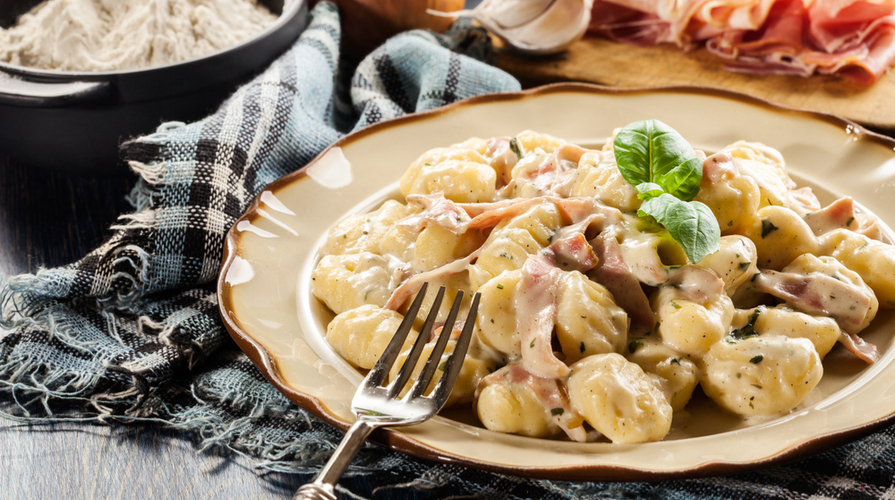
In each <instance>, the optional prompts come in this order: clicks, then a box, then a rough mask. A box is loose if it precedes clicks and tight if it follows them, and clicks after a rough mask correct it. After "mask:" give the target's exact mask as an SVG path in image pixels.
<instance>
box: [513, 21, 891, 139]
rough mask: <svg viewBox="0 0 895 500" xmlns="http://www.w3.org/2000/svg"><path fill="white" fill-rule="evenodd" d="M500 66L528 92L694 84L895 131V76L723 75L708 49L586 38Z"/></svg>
mask: <svg viewBox="0 0 895 500" xmlns="http://www.w3.org/2000/svg"><path fill="white" fill-rule="evenodd" d="M497 65H498V66H499V67H500V68H502V69H504V70H505V71H507V72H509V73H511V74H512V75H513V76H515V77H516V78H518V79H519V80H520V81H521V82H522V85H523V86H525V87H532V86H537V85H542V84H546V83H553V82H558V81H582V82H591V83H598V84H602V85H608V86H612V87H647V88H649V87H659V86H668V85H695V86H704V87H711V88H720V89H727V90H733V91H736V92H742V93H746V94H751V95H754V96H757V97H761V98H764V99H768V100H770V101H774V102H777V103H781V104H785V105H788V106H792V107H796V108H802V109H810V110H815V111H822V112H826V113H831V114H835V115H839V116H842V117H845V118H848V119H851V120H854V121H856V122H858V123H861V124H863V125H867V126H869V127H870V128H873V129H876V130H881V131H895V75H891V74H890V75H884V76H883V78H881V79H880V80H879V81H878V82H877V83H876V84H874V85H872V86H871V87H862V86H859V85H856V84H853V83H850V82H848V81H846V80H843V79H841V78H839V77H836V76H812V77H810V78H803V77H798V76H778V75H751V74H742V73H732V72H729V71H725V70H724V68H723V66H724V60H723V59H720V58H718V57H717V56H714V55H713V54H711V53H709V52H708V51H706V50H705V49H699V50H694V51H691V52H686V53H685V52H682V51H681V50H680V49H678V48H677V47H676V46H674V45H670V44H665V45H660V46H655V47H634V46H631V45H624V44H619V43H616V42H613V41H610V40H606V39H603V38H597V37H585V38H584V39H582V40H580V41H578V42H576V43H574V44H573V45H572V46H571V47H570V48H569V50H568V52H567V53H565V54H561V55H558V56H555V57H551V58H540V59H534V58H527V57H522V56H519V55H515V54H513V53H510V52H506V51H502V52H499V53H498V54H497Z"/></svg>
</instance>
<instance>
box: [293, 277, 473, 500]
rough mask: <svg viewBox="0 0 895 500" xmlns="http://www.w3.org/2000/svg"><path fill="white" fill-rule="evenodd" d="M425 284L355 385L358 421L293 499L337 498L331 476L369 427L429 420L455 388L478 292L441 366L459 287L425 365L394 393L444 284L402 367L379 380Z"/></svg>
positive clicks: (422, 340)
mask: <svg viewBox="0 0 895 500" xmlns="http://www.w3.org/2000/svg"><path fill="white" fill-rule="evenodd" d="M428 285H429V284H428V283H423V286H422V287H421V288H420V291H419V292H418V293H417V296H416V298H415V299H414V301H413V304H411V306H410V309H408V310H407V314H406V315H405V316H404V320H403V321H402V322H401V326H399V327H398V331H397V332H395V336H394V337H392V340H391V342H389V344H388V346H387V347H386V348H385V351H383V353H382V357H380V358H379V361H378V362H377V363H376V364H375V365H374V366H373V368H372V369H371V370H370V372H369V373H368V374H367V376H366V378H364V381H363V382H362V383H361V385H360V387H358V388H357V392H356V393H355V394H354V398H353V399H352V400H351V411H352V412H354V415H355V416H356V417H357V420H356V421H355V422H354V423H353V424H352V425H351V427H350V428H349V429H348V431H347V432H346V433H345V437H344V438H342V442H341V443H340V444H339V447H338V448H336V451H335V453H333V456H332V457H330V459H329V461H328V462H327V463H326V465H325V466H324V467H323V469H322V470H321V471H320V474H318V475H317V478H316V479H315V480H314V482H312V483H308V484H305V485H304V486H302V487H301V488H299V489H298V491H297V492H295V495H294V496H293V497H292V500H336V496H335V483H336V481H338V479H339V477H340V476H341V475H342V473H343V472H344V471H345V469H346V468H347V467H348V464H349V463H350V462H351V459H352V458H354V455H355V454H356V453H357V450H358V449H360V447H361V445H363V443H364V440H366V438H367V436H369V435H370V432H372V431H373V429H376V428H377V427H384V426H397V425H410V424H417V423H420V422H423V421H425V420H428V419H429V418H431V417H432V416H434V415H435V414H436V413H438V411H439V410H440V409H441V407H442V406H444V403H445V402H446V401H447V399H448V396H449V395H450V393H451V389H452V388H453V387H454V383H455V382H456V381H457V376H458V375H459V374H460V369H461V368H462V367H463V359H464V358H465V357H466V351H467V350H468V348H469V341H470V338H471V337H472V328H473V325H474V324H475V318H476V314H477V313H478V306H479V297H480V295H479V294H478V293H476V294H475V295H474V296H473V299H472V305H471V306H470V308H469V313H468V314H467V316H466V322H465V323H464V325H463V331H462V332H461V333H460V337H459V338H458V339H457V344H456V345H455V346H454V352H453V353H452V354H451V356H450V358H449V359H448V360H447V361H446V362H445V364H444V365H443V366H442V364H441V356H442V354H443V353H444V348H445V346H446V345H447V342H448V339H449V337H450V336H451V331H452V330H453V328H452V326H453V325H454V324H455V322H456V320H457V314H458V312H459V311H460V303H461V302H462V300H463V291H462V290H460V291H458V292H457V296H456V298H455V299H454V304H453V306H452V307H451V312H450V313H449V314H448V317H447V319H446V320H445V322H444V327H443V328H442V330H441V335H439V336H438V340H437V342H436V344H435V347H434V348H433V349H432V353H431V354H430V355H429V359H428V360H427V361H426V365H425V366H424V367H423V370H422V371H421V372H420V375H419V377H417V380H416V382H415V383H414V384H413V386H412V387H411V388H410V390H409V391H408V392H407V394H406V395H405V396H404V397H399V395H400V394H401V391H402V389H404V386H405V385H406V384H407V381H408V380H409V379H410V377H411V374H412V373H413V369H414V367H415V366H416V364H417V360H418V359H419V357H420V353H422V352H423V347H424V346H425V344H426V343H427V340H428V339H429V336H430V334H431V333H432V327H433V325H434V324H435V318H436V316H437V315H438V311H439V310H440V309H441V301H442V299H443V298H444V290H445V288H444V287H443V286H442V287H441V288H440V289H439V290H438V295H436V297H435V301H434V302H433V303H432V307H431V309H430V310H429V315H428V316H427V317H426V321H425V322H424V323H423V328H422V330H420V334H419V337H417V339H416V342H415V343H414V344H413V348H412V349H411V351H410V354H409V355H408V356H407V359H406V360H405V361H404V364H403V365H402V366H401V369H400V371H399V372H398V375H397V377H395V380H394V381H393V382H392V383H390V384H388V385H386V386H384V387H383V385H382V384H383V382H387V379H388V373H389V371H390V370H391V368H392V365H394V363H395V360H396V359H397V358H398V355H399V354H400V351H401V347H402V346H403V345H404V340H405V339H406V338H407V335H408V333H409V332H410V329H411V327H412V326H413V322H414V320H415V319H416V315H417V314H418V313H419V310H420V306H421V305H422V303H423V298H424V297H425V296H426V289H427V288H428ZM457 360H459V361H457ZM439 368H443V370H444V374H443V375H442V377H441V380H439V381H438V384H436V385H435V387H434V388H433V389H432V391H431V392H430V393H429V395H425V392H426V389H427V388H428V387H429V383H430V382H431V381H432V377H433V376H434V375H435V370H436V369H439Z"/></svg>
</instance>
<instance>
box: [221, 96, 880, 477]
mask: <svg viewBox="0 0 895 500" xmlns="http://www.w3.org/2000/svg"><path fill="white" fill-rule="evenodd" d="M562 92H573V93H576V92H577V93H596V94H638V93H645V94H661V93H687V94H697V95H708V96H711V97H720V98H725V99H732V100H735V101H741V102H744V103H746V104H751V105H757V106H760V107H764V108H768V109H769V110H771V111H774V112H782V113H794V114H797V115H802V116H807V117H811V118H814V119H818V120H821V121H824V122H827V123H829V124H831V125H834V126H840V127H842V128H845V129H848V130H850V131H851V133H853V134H857V136H858V137H860V139H862V140H871V141H873V142H877V143H880V145H882V146H884V147H888V148H890V149H892V150H895V139H893V138H890V137H887V136H884V135H882V134H879V133H877V132H874V131H872V130H869V129H867V128H865V127H863V126H862V125H860V124H858V123H856V122H854V121H852V120H849V119H846V118H842V117H839V116H836V115H833V114H830V113H826V112H822V111H816V110H808V109H800V108H796V107H793V106H787V105H782V104H778V103H775V102H772V101H769V100H767V99H763V98H760V97H755V96H752V95H748V94H743V93H739V92H734V91H729V90H723V89H717V88H711V87H700V86H663V87H626V88H622V87H606V86H601V85H596V84H589V83H578V82H562V83H554V84H549V85H543V86H539V87H534V88H531V89H526V90H522V91H517V92H501V93H494V94H483V95H479V96H474V97H470V98H467V99H463V100H460V101H456V102H454V103H450V104H447V105H445V106H441V107H439V108H435V109H432V110H428V111H424V112H420V113H413V114H408V115H403V116H400V117H397V118H392V119H389V120H384V121H381V122H377V123H374V124H371V125H369V126H367V127H364V128H362V129H360V130H357V131H354V132H351V133H349V134H346V135H345V136H343V137H341V138H340V139H339V140H337V141H335V142H334V143H333V144H331V145H329V146H328V147H327V148H325V149H324V150H322V151H321V152H320V153H319V154H318V155H317V156H316V157H314V158H313V159H312V160H311V161H309V162H308V163H307V164H306V165H305V166H304V167H302V168H300V169H298V170H296V171H294V172H291V173H289V174H286V175H284V176H282V177H280V178H278V179H276V180H274V181H273V182H271V183H270V184H268V185H267V186H265V187H264V188H263V189H261V190H260V191H259V192H258V194H257V195H256V196H255V197H254V199H253V200H252V202H251V204H250V205H249V207H248V209H247V210H246V211H245V212H244V213H243V214H242V215H241V216H240V217H239V218H238V219H236V220H235V221H234V222H233V225H232V226H231V227H230V229H229V230H228V231H227V234H226V238H225V241H224V248H223V257H222V264H221V267H220V270H219V273H218V278H217V287H216V291H217V296H218V311H219V313H220V315H221V318H222V320H223V322H224V326H225V328H226V329H227V331H228V332H229V334H230V336H231V338H232V339H233V340H234V341H235V342H236V344H237V346H238V347H239V348H240V349H241V350H242V351H243V352H244V353H245V354H246V355H247V356H248V357H249V359H250V360H251V361H252V363H254V364H255V366H256V367H257V368H258V369H259V371H261V373H262V374H263V375H264V377H265V378H266V379H267V380H268V381H269V382H270V383H271V384H273V385H274V387H276V389H277V390H279V391H280V392H281V393H282V394H283V395H284V396H286V397H287V398H288V399H289V400H291V401H292V402H294V403H295V404H297V405H298V406H300V407H302V408H304V409H305V410H307V411H309V412H310V413H312V414H313V415H315V416H316V417H318V418H320V419H321V420H323V421H324V422H326V423H328V424H330V425H333V426H335V427H337V428H338V429H340V430H342V431H345V430H347V429H348V427H349V426H350V423H348V422H345V421H343V420H341V419H339V418H336V417H335V416H334V415H332V414H331V413H329V412H328V411H327V410H326V407H325V405H324V403H323V402H321V401H320V400H319V399H318V398H317V397H315V396H312V395H308V394H305V393H303V392H300V391H298V390H296V389H294V388H292V387H291V386H289V385H288V384H287V383H286V382H285V380H283V378H282V377H281V375H280V372H279V371H278V369H277V368H276V361H275V360H274V359H273V357H272V356H271V355H270V354H269V353H268V351H267V349H266V348H264V347H263V346H262V345H261V344H260V343H259V342H258V341H257V340H255V339H254V338H253V337H252V336H251V335H250V334H249V333H248V332H246V331H245V330H244V329H243V328H242V327H241V326H240V324H239V321H238V318H236V317H235V316H234V315H233V314H232V307H231V304H232V300H233V299H232V296H231V295H230V293H229V290H230V285H229V284H228V283H227V282H226V276H227V272H228V271H229V269H230V267H231V265H232V264H233V262H234V260H235V259H236V257H237V256H238V243H239V235H238V234H237V232H236V227H237V225H238V224H239V223H240V222H242V221H251V220H254V218H256V217H257V215H258V214H257V210H258V208H259V207H260V204H261V200H260V198H261V194H262V193H264V192H265V191H276V190H277V189H279V188H281V187H283V186H285V185H288V184H291V183H293V182H296V181H299V180H301V179H302V178H304V177H307V175H308V174H307V167H309V166H311V165H313V164H315V163H316V162H317V161H319V160H320V158H322V157H323V156H324V155H326V153H327V152H329V151H330V150H331V149H333V148H338V147H342V146H345V145H346V144H349V143H351V142H354V141H356V140H358V139H361V138H363V137H366V136H367V135H370V134H374V133H376V132H378V131H380V130H384V129H386V128H390V127H394V126H396V125H404V124H407V123H412V122H414V121H418V120H426V119H430V118H432V117H435V116H438V115H440V114H445V113H449V112H451V111H452V110H454V109H456V108H458V107H465V106H475V105H478V104H487V103H493V102H503V101H513V100H522V99H525V98H529V97H534V96H540V95H547V94H552V93H562ZM436 418H437V417H436ZM892 422H895V411H893V412H892V413H890V414H889V415H886V416H884V417H881V418H878V419H876V420H873V421H870V422H866V423H863V424H861V425H857V426H854V427H850V428H847V429H843V430H839V431H832V432H827V433H824V434H820V435H815V436H811V437H809V438H808V439H806V440H805V441H803V442H800V443H797V444H795V445H793V446H790V447H788V448H786V449H784V450H782V451H780V452H778V453H774V454H771V455H768V456H767V457H765V458H762V459H758V460H752V461H749V462H729V461H719V460H707V461H706V462H703V463H701V464H698V465H695V466H692V467H687V468H683V469H673V470H653V469H641V468H633V467H624V466H619V465H610V464H581V465H560V466H532V467H528V466H514V465H503V464H496V463H492V462H486V461H482V460H477V459H473V458H470V457H465V456H462V455H457V454H453V453H449V452H445V451H442V450H439V449H436V448H434V447H431V446H428V445H426V444H424V443H421V442H420V441H417V440H415V439H413V438H411V437H409V436H407V435H405V434H403V433H401V432H400V428H380V429H377V430H376V431H374V432H373V434H372V435H371V437H370V440H371V441H374V442H377V443H379V444H382V445H385V446H387V447H389V448H390V449H392V450H395V451H400V452H402V453H406V454H409V455H412V456H415V457H418V458H423V459H428V460H433V461H436V462H440V463H450V464H455V465H463V466H466V467H472V468H475V469H479V470H484V471H489V472H495V473H501V474H510V475H516V476H526V477H532V478H540V479H554V480H576V481H578V480H581V481H626V482H627V481H658V480H667V479H685V478H698V477H708V476H719V475H730V474H735V473H742V472H749V471H754V470H757V469H761V468H764V467H767V466H770V465H779V464H782V463H785V462H790V461H794V460H798V459H801V458H805V457H807V456H810V455H813V454H816V453H820V452H822V451H825V450H828V449H831V448H834V447H837V446H840V445H842V444H846V443H848V442H851V441H854V440H856V439H859V438H861V437H864V436H866V435H869V434H871V433H872V432H874V431H876V430H878V429H880V428H882V427H884V426H886V425H888V424H890V423H892Z"/></svg>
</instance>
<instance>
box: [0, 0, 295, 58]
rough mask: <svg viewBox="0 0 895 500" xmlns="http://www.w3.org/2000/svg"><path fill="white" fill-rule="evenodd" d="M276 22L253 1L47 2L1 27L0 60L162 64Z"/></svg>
mask: <svg viewBox="0 0 895 500" xmlns="http://www.w3.org/2000/svg"><path fill="white" fill-rule="evenodd" d="M276 19H277V16H276V15H274V14H271V13H270V12H269V11H268V10H267V9H266V8H265V7H263V6H261V5H256V0H47V1H45V2H43V3H41V4H39V5H38V6H36V7H35V8H33V9H32V10H31V11H30V12H28V13H27V14H24V15H22V16H21V17H20V18H19V20H18V23H17V24H16V25H15V26H13V27H12V28H10V29H8V30H2V29H0V61H4V62H8V63H11V64H16V65H19V66H29V67H33V68H40V69H54V70H62V71H91V72H92V71H116V70H127V69H136V68H146V67H150V66H160V65H163V64H170V63H174V62H179V61H185V60H188V59H193V58H196V57H200V56H203V55H206V54H210V53H213V52H216V51H219V50H221V49H225V48H228V47H231V46H233V45H236V44H237V43H239V42H241V41H243V40H245V39H247V38H249V37H251V36H253V35H255V34H257V33H259V32H261V31H262V30H264V28H266V27H267V26H269V25H270V24H272V23H273V22H274V21H275V20H276Z"/></svg>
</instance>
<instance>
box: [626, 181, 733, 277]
mask: <svg viewBox="0 0 895 500" xmlns="http://www.w3.org/2000/svg"><path fill="white" fill-rule="evenodd" d="M637 214H638V215H640V216H641V217H643V216H644V215H650V216H652V217H653V218H654V219H656V221H657V222H658V223H659V224H662V225H663V226H664V227H665V229H666V230H667V231H668V234H670V235H671V237H672V238H674V240H675V241H677V242H678V244H680V246H681V248H683V249H684V253H686V254H687V258H688V259H690V262H692V263H694V264H696V263H698V262H699V261H701V260H702V259H703V258H704V257H705V256H706V255H709V254H712V253H715V252H717V251H718V250H719V249H720V248H721V229H720V228H719V227H718V221H717V220H716V219H715V216H714V214H712V210H711V209H710V208H709V207H707V206H706V205H705V204H704V203H700V202H698V201H683V200H679V199H677V198H675V197H674V196H672V195H670V194H668V193H665V194H662V195H660V196H657V197H655V198H650V199H648V200H646V201H644V202H643V204H642V205H641V206H640V210H639V211H638V212H637Z"/></svg>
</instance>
